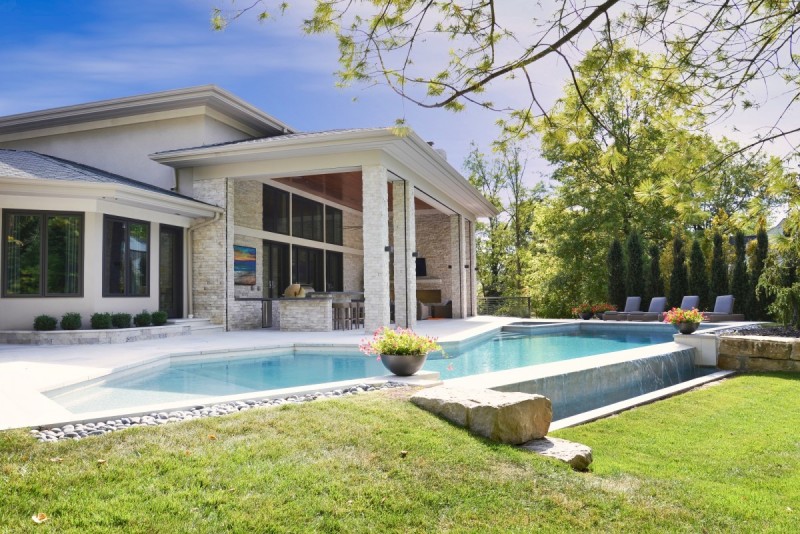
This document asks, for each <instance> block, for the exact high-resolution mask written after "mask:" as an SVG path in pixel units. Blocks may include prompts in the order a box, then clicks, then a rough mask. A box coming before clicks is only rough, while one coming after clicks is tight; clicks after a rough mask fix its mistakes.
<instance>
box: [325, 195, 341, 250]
mask: <svg viewBox="0 0 800 534" xmlns="http://www.w3.org/2000/svg"><path fill="white" fill-rule="evenodd" d="M343 221H344V212H343V211H342V210H340V209H339V208H334V207H333V206H328V205H327V204H326V205H325V242H326V243H328V244H331V245H340V246H341V245H344V226H343V225H344V222H343Z"/></svg>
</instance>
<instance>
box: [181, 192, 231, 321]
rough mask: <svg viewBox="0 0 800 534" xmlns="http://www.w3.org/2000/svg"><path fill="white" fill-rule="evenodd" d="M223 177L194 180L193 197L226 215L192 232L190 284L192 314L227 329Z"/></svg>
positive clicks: (225, 203) (225, 195)
mask: <svg viewBox="0 0 800 534" xmlns="http://www.w3.org/2000/svg"><path fill="white" fill-rule="evenodd" d="M226 197H227V179H225V178H219V179H214V180H197V181H196V182H195V184H194V198H195V199H196V200H200V201H203V202H207V203H209V204H212V205H214V206H218V207H220V208H226V215H225V216H223V217H222V218H221V219H220V220H219V221H216V222H214V223H212V224H208V225H206V226H203V227H202V228H198V229H197V231H195V232H194V233H193V234H192V240H193V242H192V281H193V283H192V285H193V287H190V288H189V298H190V299H193V313H194V316H195V317H198V318H206V319H209V320H210V321H211V322H212V323H214V324H218V325H223V326H225V328H226V329H227V324H226V314H225V304H226V295H227V286H226V280H227V278H228V277H227V273H226V267H227V246H226V245H227V234H226V232H227V226H228V221H227V198H226Z"/></svg>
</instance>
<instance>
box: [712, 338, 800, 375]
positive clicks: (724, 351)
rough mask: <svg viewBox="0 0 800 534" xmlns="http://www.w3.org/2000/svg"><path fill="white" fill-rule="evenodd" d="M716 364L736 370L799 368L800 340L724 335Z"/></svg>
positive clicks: (798, 369) (787, 369)
mask: <svg viewBox="0 0 800 534" xmlns="http://www.w3.org/2000/svg"><path fill="white" fill-rule="evenodd" d="M717 367H719V368H720V369H730V370H734V371H800V340H796V339H794V338H783V337H762V336H729V337H726V336H722V337H720V340H719V349H718V357H717Z"/></svg>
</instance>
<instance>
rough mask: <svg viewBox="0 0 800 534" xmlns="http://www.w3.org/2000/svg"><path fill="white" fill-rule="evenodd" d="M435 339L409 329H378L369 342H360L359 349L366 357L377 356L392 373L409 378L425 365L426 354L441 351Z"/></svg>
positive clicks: (385, 327)
mask: <svg viewBox="0 0 800 534" xmlns="http://www.w3.org/2000/svg"><path fill="white" fill-rule="evenodd" d="M441 348H442V347H441V346H440V345H439V344H438V343H437V342H436V339H435V338H432V337H429V336H422V335H419V334H417V333H415V332H414V331H413V330H411V329H406V328H397V329H391V328H389V327H387V326H384V327H382V328H379V329H378V330H376V331H375V334H374V335H373V336H372V339H370V340H366V339H364V340H362V341H361V345H360V346H359V349H360V350H361V352H363V353H364V354H366V355H368V356H369V355H377V356H378V359H379V360H380V361H381V363H383V365H384V367H386V368H387V369H388V370H389V371H391V372H392V373H394V374H396V375H398V376H411V375H413V374H414V373H416V372H417V371H419V370H420V369H422V366H423V365H425V360H426V359H427V358H428V353H430V352H433V351H435V350H441Z"/></svg>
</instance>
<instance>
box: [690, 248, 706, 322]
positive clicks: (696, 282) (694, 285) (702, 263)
mask: <svg viewBox="0 0 800 534" xmlns="http://www.w3.org/2000/svg"><path fill="white" fill-rule="evenodd" d="M689 268H690V270H689V292H690V293H691V294H692V295H697V296H698V297H700V309H701V310H707V309H708V307H709V298H708V295H709V288H708V272H707V271H706V257H705V256H704V255H703V249H702V248H700V241H698V240H697V239H695V240H694V241H693V242H692V251H691V252H690V254H689Z"/></svg>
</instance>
